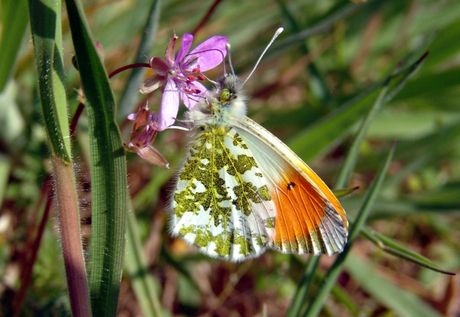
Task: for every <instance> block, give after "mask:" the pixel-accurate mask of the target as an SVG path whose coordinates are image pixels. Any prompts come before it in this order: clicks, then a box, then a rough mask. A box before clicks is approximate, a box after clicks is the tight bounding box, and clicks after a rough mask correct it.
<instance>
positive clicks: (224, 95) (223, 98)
mask: <svg viewBox="0 0 460 317" xmlns="http://www.w3.org/2000/svg"><path fill="white" fill-rule="evenodd" d="M231 99H232V93H231V92H230V89H228V88H224V89H222V92H221V93H220V103H227V102H229V101H230V100H231Z"/></svg>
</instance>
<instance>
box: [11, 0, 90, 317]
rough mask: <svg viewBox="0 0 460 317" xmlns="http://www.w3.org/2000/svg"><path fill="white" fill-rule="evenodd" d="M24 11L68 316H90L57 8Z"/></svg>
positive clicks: (35, 6)
mask: <svg viewBox="0 0 460 317" xmlns="http://www.w3.org/2000/svg"><path fill="white" fill-rule="evenodd" d="M29 12H30V24H31V31H32V38H33V43H34V49H35V60H36V65H37V75H38V86H39V97H40V104H41V108H42V114H43V118H44V120H43V123H44V125H45V130H46V134H47V137H48V144H49V146H50V149H51V152H52V155H53V157H52V162H53V171H54V181H55V184H54V187H55V196H56V198H55V199H56V202H57V207H58V217H59V224H60V232H61V243H62V251H63V256H64V263H65V269H66V276H67V285H68V289H69V297H70V303H71V309H72V314H73V315H74V316H91V306H90V301H89V292H88V282H87V277H86V269H85V261H84V257H83V249H82V244H81V234H80V213H79V209H78V198H77V192H76V187H75V177H74V173H73V167H72V165H71V153H70V137H69V123H68V118H67V98H66V92H65V87H64V66H63V58H62V56H63V55H62V31H61V3H60V1H52V0H51V1H50V0H43V1H39V0H29ZM49 199H51V195H50V196H49ZM16 304H17V305H19V304H18V303H16ZM17 312H18V311H17Z"/></svg>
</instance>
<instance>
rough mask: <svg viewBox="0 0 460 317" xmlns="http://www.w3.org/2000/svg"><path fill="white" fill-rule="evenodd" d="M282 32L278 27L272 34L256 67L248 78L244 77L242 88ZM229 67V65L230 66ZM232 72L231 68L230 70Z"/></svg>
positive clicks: (282, 29) (281, 28)
mask: <svg viewBox="0 0 460 317" xmlns="http://www.w3.org/2000/svg"><path fill="white" fill-rule="evenodd" d="M283 31H284V28H283V27H280V28H279V29H278V30H276V32H275V34H273V37H272V39H271V40H270V43H268V45H267V47H265V49H264V51H263V52H262V54H260V57H259V59H258V60H257V63H256V65H255V66H254V68H253V69H252V71H251V73H250V74H249V75H248V77H246V80H245V81H244V82H243V86H244V84H245V83H246V82H247V81H248V79H249V78H250V77H251V76H252V74H253V73H254V72H255V70H256V68H257V66H259V63H260V61H261V60H262V57H264V55H265V53H266V52H267V50H268V48H269V47H270V46H271V45H272V44H273V42H274V41H275V40H276V38H277V37H278V36H279V35H280V34H281V32H283ZM230 65H231V64H230ZM232 70H233V68H232Z"/></svg>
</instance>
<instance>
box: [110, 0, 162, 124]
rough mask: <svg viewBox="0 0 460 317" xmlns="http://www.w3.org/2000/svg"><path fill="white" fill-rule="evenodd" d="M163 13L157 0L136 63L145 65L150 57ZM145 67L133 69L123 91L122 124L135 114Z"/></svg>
mask: <svg viewBox="0 0 460 317" xmlns="http://www.w3.org/2000/svg"><path fill="white" fill-rule="evenodd" d="M160 12H161V0H155V1H153V3H152V7H151V10H150V14H149V16H148V19H147V21H146V23H145V26H144V28H142V37H141V42H140V44H139V49H138V50H137V54H136V59H135V61H134V63H143V62H145V60H146V56H148V55H149V52H150V48H151V47H152V45H153V42H154V40H155V34H156V32H157V29H158V22H159V20H160ZM145 70H146V69H145V68H144V67H138V68H133V69H132V70H131V74H130V75H129V78H128V81H127V83H126V86H125V90H124V91H123V95H122V97H121V99H120V103H119V107H118V113H117V120H118V122H121V121H123V120H125V119H126V116H127V115H128V114H129V113H130V112H133V104H134V103H135V101H136V97H137V92H138V91H139V87H140V83H141V82H142V77H143V76H144V74H145Z"/></svg>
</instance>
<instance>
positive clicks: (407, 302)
mask: <svg viewBox="0 0 460 317" xmlns="http://www.w3.org/2000/svg"><path fill="white" fill-rule="evenodd" d="M346 269H347V272H349V273H350V274H351V275H352V276H353V278H355V279H356V280H357V281H358V282H359V283H360V285H361V287H363V288H364V289H365V290H366V291H367V292H368V293H369V294H370V295H371V296H372V297H373V298H375V299H377V300H378V301H379V302H380V303H382V304H383V305H385V306H386V307H388V308H389V309H391V310H393V311H394V313H395V314H396V316H401V317H406V316H407V317H413V316H417V317H441V314H440V313H438V312H437V311H435V310H434V309H433V308H432V307H431V306H429V305H427V304H426V303H424V302H423V300H421V299H420V298H419V297H417V295H415V294H413V293H411V292H409V291H406V290H404V289H403V288H401V287H399V286H396V285H394V284H392V283H390V282H388V281H386V280H384V279H383V278H381V277H379V274H377V272H376V270H375V269H373V267H372V263H370V262H368V261H366V260H364V259H361V258H360V259H357V258H356V257H354V256H353V255H350V256H349V257H348V259H347V261H346Z"/></svg>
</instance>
